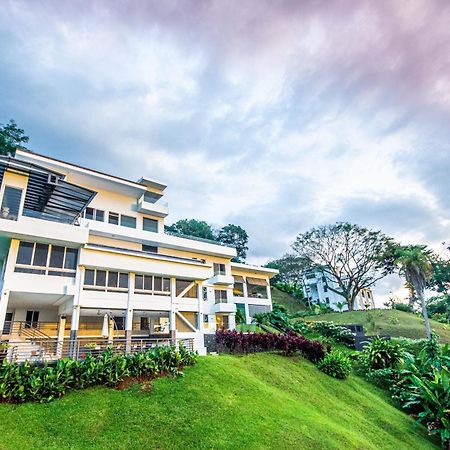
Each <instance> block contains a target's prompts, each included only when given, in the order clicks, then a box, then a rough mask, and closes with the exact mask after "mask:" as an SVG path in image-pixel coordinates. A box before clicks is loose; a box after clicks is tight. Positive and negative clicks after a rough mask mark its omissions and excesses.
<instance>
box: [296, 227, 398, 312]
mask: <svg viewBox="0 0 450 450" xmlns="http://www.w3.org/2000/svg"><path fill="white" fill-rule="evenodd" d="M389 243H390V239H389V238H388V237H386V236H385V235H383V234H382V233H381V232H380V231H372V230H368V229H367V228H363V227H360V226H358V225H354V224H351V223H336V224H334V225H325V226H320V227H316V228H312V229H311V230H309V231H307V232H306V233H301V234H299V235H298V236H297V239H296V241H295V242H294V244H293V246H292V247H293V249H294V250H295V251H296V252H297V255H298V256H299V257H300V258H302V259H306V260H307V261H309V265H310V266H311V267H313V268H314V269H315V270H316V271H319V272H321V273H322V274H323V275H324V276H325V277H326V279H328V280H332V281H333V282H334V283H330V284H329V285H328V289H330V291H332V292H335V293H336V294H338V295H340V296H342V297H343V299H344V300H345V301H346V303H347V305H348V309H349V311H352V310H353V307H354V304H355V299H356V297H357V296H358V294H359V293H360V292H361V290H363V289H365V288H369V287H371V286H372V285H374V284H375V283H376V282H377V281H378V280H380V279H381V278H382V277H384V276H385V275H386V270H385V264H384V260H383V258H381V257H380V256H381V255H383V254H384V253H385V252H386V249H387V248H388V245H389Z"/></svg>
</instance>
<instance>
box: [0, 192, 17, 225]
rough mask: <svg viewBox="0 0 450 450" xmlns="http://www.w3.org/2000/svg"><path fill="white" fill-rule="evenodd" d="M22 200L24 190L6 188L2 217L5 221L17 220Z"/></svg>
mask: <svg viewBox="0 0 450 450" xmlns="http://www.w3.org/2000/svg"><path fill="white" fill-rule="evenodd" d="M21 200H22V189H18V188H14V187H11V186H5V190H4V192H3V200H2V210H1V216H0V217H3V219H10V220H17V217H18V216H19V209H20V201H21Z"/></svg>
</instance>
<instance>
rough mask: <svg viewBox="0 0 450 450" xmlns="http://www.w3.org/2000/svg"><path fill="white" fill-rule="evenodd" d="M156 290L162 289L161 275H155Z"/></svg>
mask: <svg viewBox="0 0 450 450" xmlns="http://www.w3.org/2000/svg"><path fill="white" fill-rule="evenodd" d="M153 289H154V290H155V291H160V292H161V291H162V278H161V277H155V278H154V288H153Z"/></svg>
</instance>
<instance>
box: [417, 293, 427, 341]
mask: <svg viewBox="0 0 450 450" xmlns="http://www.w3.org/2000/svg"><path fill="white" fill-rule="evenodd" d="M416 293H417V296H418V297H419V301H420V304H421V306H422V315H423V320H424V322H425V331H426V333H427V338H428V339H431V329H430V321H429V320H428V311H427V305H426V304H425V297H424V296H423V289H416Z"/></svg>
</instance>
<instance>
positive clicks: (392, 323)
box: [304, 309, 450, 343]
mask: <svg viewBox="0 0 450 450" xmlns="http://www.w3.org/2000/svg"><path fill="white" fill-rule="evenodd" d="M371 318H373V320H374V326H373V325H372V322H371ZM304 320H327V321H333V322H335V323H345V324H351V323H358V324H363V325H364V331H365V332H366V334H388V335H391V336H396V337H397V336H403V337H408V338H412V339H419V338H424V337H425V327H424V324H423V319H422V318H421V317H420V316H418V315H416V314H412V313H406V312H403V311H397V310H395V309H380V310H374V311H352V312H344V313H330V314H321V315H317V316H307V317H305V318H304ZM430 324H431V328H432V329H433V330H435V331H436V332H437V333H438V334H439V336H440V337H441V340H442V342H444V343H445V342H450V327H448V326H447V325H445V324H442V323H439V322H436V321H434V320H430Z"/></svg>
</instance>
